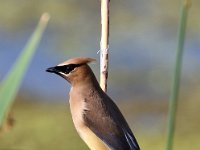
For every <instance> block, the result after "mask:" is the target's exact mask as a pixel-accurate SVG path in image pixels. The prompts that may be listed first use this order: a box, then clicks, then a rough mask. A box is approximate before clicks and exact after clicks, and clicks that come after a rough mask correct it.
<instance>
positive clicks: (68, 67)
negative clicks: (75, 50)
mask: <svg viewBox="0 0 200 150" xmlns="http://www.w3.org/2000/svg"><path fill="white" fill-rule="evenodd" d="M78 66H80V65H77V64H69V65H64V66H56V69H57V70H58V71H59V72H63V73H65V74H69V73H70V72H71V71H72V70H74V69H75V68H76V67H78Z"/></svg>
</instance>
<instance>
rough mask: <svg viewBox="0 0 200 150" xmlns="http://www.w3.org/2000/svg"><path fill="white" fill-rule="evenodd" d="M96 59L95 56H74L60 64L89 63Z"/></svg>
mask: <svg viewBox="0 0 200 150" xmlns="http://www.w3.org/2000/svg"><path fill="white" fill-rule="evenodd" d="M93 61H96V59H94V58H89V57H77V58H72V59H69V60H67V61H65V62H63V63H61V64H59V65H58V66H63V65H69V64H87V63H90V62H93Z"/></svg>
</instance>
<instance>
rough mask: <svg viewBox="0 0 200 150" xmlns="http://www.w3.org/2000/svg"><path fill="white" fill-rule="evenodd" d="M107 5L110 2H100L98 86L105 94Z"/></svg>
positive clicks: (107, 28)
mask: <svg viewBox="0 0 200 150" xmlns="http://www.w3.org/2000/svg"><path fill="white" fill-rule="evenodd" d="M109 3H110V0H101V26H102V28H101V42H100V86H101V88H102V90H103V91H105V92H106V91H107V78H108V48H109Z"/></svg>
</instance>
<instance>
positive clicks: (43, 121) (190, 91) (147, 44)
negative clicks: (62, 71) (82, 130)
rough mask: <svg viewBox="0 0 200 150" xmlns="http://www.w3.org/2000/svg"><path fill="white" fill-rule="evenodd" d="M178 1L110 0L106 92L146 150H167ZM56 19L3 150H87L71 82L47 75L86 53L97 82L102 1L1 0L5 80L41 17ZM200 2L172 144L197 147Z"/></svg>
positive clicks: (183, 149)
mask: <svg viewBox="0 0 200 150" xmlns="http://www.w3.org/2000/svg"><path fill="white" fill-rule="evenodd" d="M180 4H181V1H180V0H176V1H174V0H168V1H166V0H148V1H146V0H126V1H123V0H117V1H114V0H111V4H110V7H111V8H110V45H109V47H110V63H109V79H108V94H109V95H110V96H111V97H112V98H113V99H114V100H115V102H116V103H117V104H118V105H119V107H120V109H121V110H122V112H123V114H124V115H125V117H126V118H127V121H128V122H129V124H130V126H131V128H132V129H133V131H134V133H135V135H136V137H137V139H138V141H139V143H140V146H141V148H142V149H144V150H145V149H146V150H151V149H152V150H161V149H164V148H165V141H166V124H167V109H168V99H169V94H170V86H171V77H172V72H173V67H174V66H173V65H174V62H175V54H176V45H177V28H178V19H179V14H180ZM43 12H48V13H49V14H50V15H51V20H50V22H49V24H48V27H47V29H46V31H45V34H44V36H43V38H42V41H41V43H40V45H39V47H38V49H37V52H36V54H35V56H34V58H33V60H32V63H31V65H30V67H29V69H28V71H27V73H26V76H25V78H24V81H23V83H22V85H21V88H20V91H19V94H18V96H17V98H16V101H15V103H14V106H13V108H12V112H13V116H14V118H15V120H16V121H15V125H14V127H13V128H12V130H11V131H9V132H8V133H6V134H4V135H3V136H1V137H0V149H2V150H5V149H12V150H42V149H48V150H55V149H59V150H66V149H69V150H77V149H81V150H84V149H85V150H86V149H88V148H87V146H86V145H85V144H84V143H83V142H82V140H80V138H79V136H78V135H77V133H76V131H75V129H74V127H73V124H72V120H71V116H70V113H69V105H68V92H69V88H70V86H69V84H68V83H67V82H66V81H64V80H63V79H61V78H60V77H58V76H55V75H52V74H48V73H46V72H45V70H46V68H48V67H50V66H54V65H56V64H58V63H60V62H62V61H64V60H66V59H69V58H72V57H78V56H87V57H93V58H96V59H97V62H96V63H95V64H91V65H90V66H91V67H92V69H93V70H94V72H95V74H96V76H97V78H98V79H99V54H97V52H98V51H99V42H100V28H101V25H100V1H98V0H95V1H94V0H93V1H91V0H84V1H81V0H57V1H54V0H43V1H39V0H34V1H33V0H2V1H1V2H0V81H2V80H3V78H4V77H5V76H6V74H7V73H8V71H9V69H11V66H12V65H13V64H14V63H15V60H16V58H17V57H18V56H19V54H20V52H21V50H22V49H23V47H24V45H25V43H26V42H27V40H28V38H29V37H30V35H31V33H32V32H33V30H34V28H35V26H36V24H37V22H38V20H39V17H40V15H41V14H42V13H43ZM199 14H200V1H199V0H193V5H192V7H191V9H190V13H189V17H188V25H187V35H186V42H185V51H184V52H185V53H184V58H183V69H182V78H181V88H180V97H179V106H178V116H177V124H176V133H175V145H174V146H175V149H176V150H179V149H180V150H188V149H200V143H199V140H200V125H199V124H200V118H199V113H200V109H199V107H200V67H199V66H200V18H199Z"/></svg>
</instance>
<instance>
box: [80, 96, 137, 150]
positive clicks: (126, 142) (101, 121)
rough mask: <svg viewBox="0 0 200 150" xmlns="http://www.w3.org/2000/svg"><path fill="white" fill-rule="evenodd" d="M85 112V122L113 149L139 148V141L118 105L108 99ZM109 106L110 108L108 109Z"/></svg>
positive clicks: (127, 149) (129, 149)
mask: <svg viewBox="0 0 200 150" xmlns="http://www.w3.org/2000/svg"><path fill="white" fill-rule="evenodd" d="M108 102H109V103H110V104H111V105H107V104H106V103H107V102H104V103H102V104H101V105H100V104H98V107H101V108H98V107H97V108H95V109H96V110H91V109H88V110H87V111H86V112H85V113H84V121H85V124H86V125H87V126H88V127H89V128H90V129H91V130H92V131H93V132H94V133H95V134H96V135H97V136H98V137H99V138H100V139H101V140H102V141H104V143H106V144H107V145H108V147H109V148H110V149H112V150H139V149H140V148H139V146H138V144H137V141H136V139H135V137H134V135H133V133H132V132H131V130H130V128H129V126H128V124H127V123H126V121H125V119H124V117H123V115H122V114H121V113H120V111H119V109H118V108H117V106H116V105H115V104H114V103H113V102H112V100H111V101H110V100H109V101H108ZM107 106H109V109H107Z"/></svg>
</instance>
